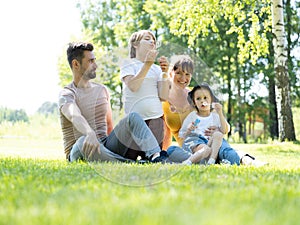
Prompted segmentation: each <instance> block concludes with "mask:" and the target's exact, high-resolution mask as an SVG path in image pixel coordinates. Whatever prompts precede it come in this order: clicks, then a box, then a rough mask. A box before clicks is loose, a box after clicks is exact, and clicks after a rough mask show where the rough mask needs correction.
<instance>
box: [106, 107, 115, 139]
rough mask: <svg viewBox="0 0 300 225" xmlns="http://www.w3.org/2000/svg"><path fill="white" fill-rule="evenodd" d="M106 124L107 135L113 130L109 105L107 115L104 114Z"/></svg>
mask: <svg viewBox="0 0 300 225" xmlns="http://www.w3.org/2000/svg"><path fill="white" fill-rule="evenodd" d="M106 123H107V135H109V134H110V133H111V132H112V130H113V129H114V124H113V119H112V110H111V106H110V104H108V109H107V114H106Z"/></svg>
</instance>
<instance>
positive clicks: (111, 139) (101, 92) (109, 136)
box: [59, 42, 167, 162]
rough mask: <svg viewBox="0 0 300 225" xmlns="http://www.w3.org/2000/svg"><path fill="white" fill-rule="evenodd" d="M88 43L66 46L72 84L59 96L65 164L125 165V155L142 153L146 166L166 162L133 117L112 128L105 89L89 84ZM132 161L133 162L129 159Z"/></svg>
mask: <svg viewBox="0 0 300 225" xmlns="http://www.w3.org/2000/svg"><path fill="white" fill-rule="evenodd" d="M93 49H94V47H93V45H92V44H90V43H83V42H78V43H70V44H69V47H68V50H67V56H68V62H69V65H70V67H71V70H72V73H73V82H72V83H70V84H69V85H67V86H66V87H64V88H63V90H62V91H61V92H60V95H59V112H60V119H61V126H62V132H63V139H64V149H65V154H66V157H67V159H68V160H69V161H71V162H72V161H76V160H78V159H84V160H87V161H98V160H99V161H126V160H128V158H127V155H126V153H127V151H128V150H131V151H132V150H136V151H143V152H145V155H146V157H147V158H148V159H149V160H150V162H164V161H165V160H166V158H167V155H166V154H165V152H161V149H160V147H159V145H158V143H157V141H156V139H155V137H154V136H153V134H152V132H151V131H150V129H149V128H148V127H147V125H146V123H145V122H144V120H143V119H142V118H141V117H140V116H139V115H138V114H137V113H130V114H129V115H127V116H126V117H125V118H123V119H122V120H121V121H120V122H119V124H118V125H117V126H116V127H115V128H113V121H112V110H111V106H110V97H109V93H108V90H107V88H106V87H105V86H104V85H102V84H97V83H94V82H91V81H90V80H91V79H94V78H95V77H96V69H97V64H96V59H95V56H94V53H93ZM129 160H136V158H129Z"/></svg>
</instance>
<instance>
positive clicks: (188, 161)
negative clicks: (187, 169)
mask: <svg viewBox="0 0 300 225" xmlns="http://www.w3.org/2000/svg"><path fill="white" fill-rule="evenodd" d="M192 164H193V163H192V162H191V160H189V159H187V160H184V161H183V162H182V163H181V165H188V166H190V165H192Z"/></svg>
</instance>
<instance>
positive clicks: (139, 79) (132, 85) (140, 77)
mask: <svg viewBox="0 0 300 225" xmlns="http://www.w3.org/2000/svg"><path fill="white" fill-rule="evenodd" d="M157 54H158V52H157V51H156V50H150V51H149V52H148V54H147V56H146V59H145V62H144V65H143V66H142V68H141V70H140V71H139V72H138V73H137V74H136V75H134V74H132V75H127V76H125V77H124V78H123V80H124V82H125V84H126V85H127V86H128V88H129V89H130V91H132V92H136V91H138V90H139V89H140V87H141V85H142V83H143V81H144V78H145V77H146V75H147V73H148V71H149V70H150V68H151V66H152V64H153V63H154V60H155V58H156V56H157Z"/></svg>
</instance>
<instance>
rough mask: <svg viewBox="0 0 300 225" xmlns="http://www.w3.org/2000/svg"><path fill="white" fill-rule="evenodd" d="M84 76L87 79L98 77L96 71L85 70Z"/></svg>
mask: <svg viewBox="0 0 300 225" xmlns="http://www.w3.org/2000/svg"><path fill="white" fill-rule="evenodd" d="M83 77H84V78H85V79H87V80H91V79H94V78H96V71H85V73H84V74H83Z"/></svg>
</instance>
